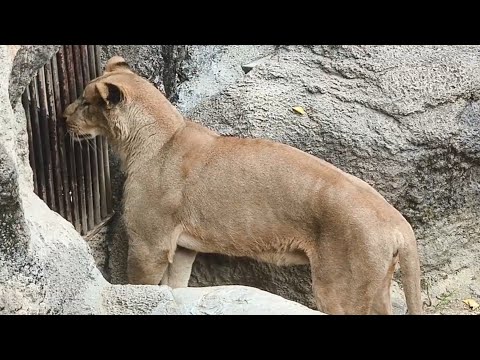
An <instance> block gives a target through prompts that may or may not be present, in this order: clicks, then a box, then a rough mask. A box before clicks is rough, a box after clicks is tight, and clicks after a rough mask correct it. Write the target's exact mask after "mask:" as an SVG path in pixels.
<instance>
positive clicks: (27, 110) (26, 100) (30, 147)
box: [22, 87, 38, 194]
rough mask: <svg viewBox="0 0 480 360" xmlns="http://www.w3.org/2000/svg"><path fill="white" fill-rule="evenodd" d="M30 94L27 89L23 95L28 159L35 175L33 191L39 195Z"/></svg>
mask: <svg viewBox="0 0 480 360" xmlns="http://www.w3.org/2000/svg"><path fill="white" fill-rule="evenodd" d="M29 92H30V88H29V87H27V88H26V89H25V91H24V92H23V94H22V105H23V108H24V109H25V117H26V118H27V133H28V157H29V159H30V167H31V168H32V173H33V191H34V192H35V194H38V184H37V164H35V150H34V148H33V134H32V122H31V119H30V105H29V97H30V95H29Z"/></svg>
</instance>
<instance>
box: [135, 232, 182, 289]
mask: <svg viewBox="0 0 480 360" xmlns="http://www.w3.org/2000/svg"><path fill="white" fill-rule="evenodd" d="M129 233H130V234H129V235H130V238H129V245H128V263H127V275H128V282H129V283H130V284H138V285H158V284H160V281H161V280H162V278H163V276H164V274H165V272H166V270H167V267H168V265H169V264H170V263H172V261H173V255H174V252H175V247H176V238H175V231H173V230H172V231H162V233H161V234H158V233H157V236H155V237H151V236H150V237H146V236H141V235H140V234H138V233H136V232H134V231H132V230H130V231H129ZM177 237H178V236H177Z"/></svg>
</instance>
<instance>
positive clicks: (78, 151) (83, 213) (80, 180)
mask: <svg viewBox="0 0 480 360" xmlns="http://www.w3.org/2000/svg"><path fill="white" fill-rule="evenodd" d="M73 48H74V47H73V45H67V46H66V54H67V58H66V59H67V72H68V81H69V84H71V85H70V89H75V92H74V93H73V94H72V92H70V102H74V101H75V100H76V99H77V97H78V96H79V95H80V93H79V91H78V90H79V88H78V79H77V78H76V77H75V61H74V56H75V55H74V53H73V51H74V50H73ZM73 95H74V96H73ZM81 146H82V144H81V143H80V142H77V141H74V142H73V148H74V150H75V151H74V152H75V170H76V175H77V188H78V196H79V198H80V204H79V206H80V218H81V221H80V222H81V224H82V230H81V232H80V233H81V234H82V235H84V234H86V233H87V232H88V223H87V203H86V195H85V176H84V173H83V154H82V147H81Z"/></svg>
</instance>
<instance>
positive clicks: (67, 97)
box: [57, 45, 82, 232]
mask: <svg viewBox="0 0 480 360" xmlns="http://www.w3.org/2000/svg"><path fill="white" fill-rule="evenodd" d="M67 51H68V45H64V46H63V47H62V48H61V49H60V51H59V52H58V53H57V65H58V69H59V73H58V75H59V84H60V94H61V99H62V113H63V111H64V110H65V109H66V107H67V106H68V105H69V104H70V102H71V99H72V98H74V97H76V89H75V86H74V84H73V82H72V81H69V71H68V68H67V59H68V56H67ZM72 85H73V86H72ZM71 91H73V93H72V92H71ZM65 145H66V146H65V149H66V155H67V159H68V170H69V180H70V191H69V194H68V195H67V196H68V201H70V203H71V207H72V210H73V223H74V226H75V229H76V230H77V231H78V232H80V231H81V230H82V226H81V219H80V204H79V202H78V184H77V176H76V166H75V151H74V146H73V143H72V139H71V138H70V136H68V135H67V136H66V137H65Z"/></svg>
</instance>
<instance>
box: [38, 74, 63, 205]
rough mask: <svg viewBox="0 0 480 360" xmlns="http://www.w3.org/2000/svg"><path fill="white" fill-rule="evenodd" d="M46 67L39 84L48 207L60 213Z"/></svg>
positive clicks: (40, 75) (39, 76) (39, 75)
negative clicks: (54, 167)
mask: <svg viewBox="0 0 480 360" xmlns="http://www.w3.org/2000/svg"><path fill="white" fill-rule="evenodd" d="M45 70H46V69H45V67H41V68H40V69H39V70H38V76H37V83H38V90H39V99H40V119H41V120H40V121H41V123H40V126H41V133H42V138H43V141H42V142H43V158H44V160H45V164H44V167H45V170H46V171H45V174H46V176H47V179H46V180H47V201H46V203H47V205H48V206H49V207H50V209H52V210H53V211H55V212H58V207H57V201H56V196H55V193H56V191H55V176H54V169H53V164H54V161H55V160H54V154H53V151H52V140H53V139H52V131H51V130H52V129H51V112H50V111H49V110H50V109H49V104H48V99H47V98H48V96H47V85H46V83H47V81H46V75H45Z"/></svg>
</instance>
